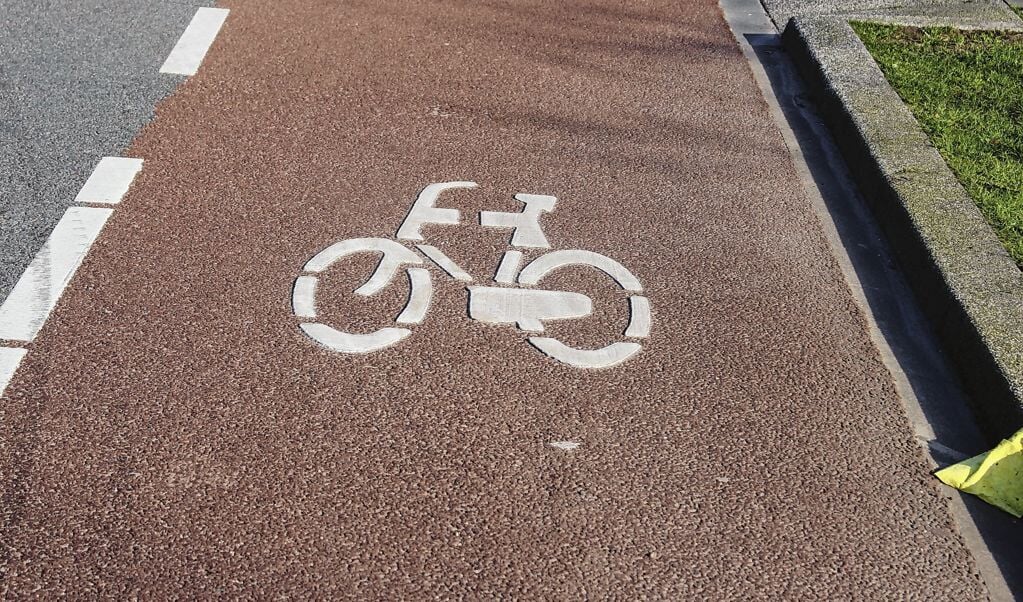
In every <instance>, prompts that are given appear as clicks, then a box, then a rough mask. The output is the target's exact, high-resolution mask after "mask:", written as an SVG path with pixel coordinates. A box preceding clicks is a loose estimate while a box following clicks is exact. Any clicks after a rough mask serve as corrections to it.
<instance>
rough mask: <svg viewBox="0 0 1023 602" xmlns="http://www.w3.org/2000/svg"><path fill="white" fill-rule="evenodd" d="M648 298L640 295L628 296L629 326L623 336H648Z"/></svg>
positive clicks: (638, 337)
mask: <svg viewBox="0 0 1023 602" xmlns="http://www.w3.org/2000/svg"><path fill="white" fill-rule="evenodd" d="M651 321H652V320H651V318H650V300H649V299H647V298H646V297H641V296H640V295H633V296H631V297H629V327H628V328H626V329H625V336H627V337H635V338H637V339H642V338H646V337H648V336H650V322H651Z"/></svg>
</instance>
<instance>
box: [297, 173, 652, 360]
mask: <svg viewBox="0 0 1023 602" xmlns="http://www.w3.org/2000/svg"><path fill="white" fill-rule="evenodd" d="M477 187H478V185H477V184H476V183H475V182H443V183H436V184H430V185H429V186H427V187H426V188H425V189H423V191H422V192H421V193H420V194H419V196H418V198H417V199H416V201H415V203H414V204H413V205H412V209H411V210H410V211H409V213H408V216H406V218H405V221H404V222H402V224H401V226H400V227H399V228H398V232H397V234H396V238H397V239H398V240H401V241H410V242H412V243H413V244H414V243H416V242H419V241H423V236H422V234H421V228H422V227H423V226H424V225H426V224H436V225H448V226H452V225H458V224H459V223H460V219H461V216H460V212H459V211H458V210H457V209H450V208H444V207H437V201H438V198H439V197H440V194H441V193H442V192H444V191H445V190H451V189H455V188H468V189H471V188H477ZM514 198H515V199H516V200H518V201H520V202H521V203H523V204H524V205H525V207H524V208H523V210H522V212H520V213H506V212H498V211H481V212H480V213H479V221H480V225H482V226H484V227H488V228H504V229H511V230H512V237H511V246H512V247H521V248H526V249H549V248H550V244H549V243H548V241H547V237H546V236H545V235H544V233H543V229H542V228H541V226H540V217H541V215H542V214H543V213H549V212H551V211H553V210H554V206H555V204H556V203H557V198H555V197H553V196H547V195H537V194H516V195H515V197H514ZM414 246H415V249H416V250H413V249H412V248H409V247H407V246H405V245H403V244H401V243H400V242H397V241H395V240H391V239H388V238H352V239H348V240H342V241H340V242H337V243H335V244H333V245H331V246H329V247H327V248H326V249H323V250H322V251H320V252H319V253H317V254H316V255H315V256H314V257H313V258H312V259H310V260H309V261H308V262H306V264H305V266H304V267H303V271H304V272H305V273H304V274H302V275H300V276H299V277H298V278H297V279H296V280H295V285H294V289H293V291H292V308H293V311H294V313H295V316H296V317H298V318H300V319H301V320H302V322H301V323H300V324H299V327H300V328H301V329H302V331H303V332H304V333H305V334H306V335H307V336H308V337H309V338H311V339H313V340H314V341H316V342H317V343H319V344H320V345H323V346H324V347H326V348H328V349H330V350H333V351H336V352H339V353H345V354H364V353H372V352H375V351H380V350H383V349H386V348H388V347H391V346H393V345H396V344H397V343H399V342H401V341H402V340H404V339H406V338H407V337H409V336H410V335H411V334H412V330H411V328H410V327H412V326H415V325H417V324H420V323H422V322H423V321H424V320H425V319H426V315H427V312H428V311H429V309H430V303H431V298H432V297H433V281H432V278H431V276H430V272H429V270H427V269H426V268H424V267H422V266H423V265H424V264H425V262H424V261H423V256H425V257H426V258H428V259H430V261H432V262H433V263H434V264H436V265H437V267H439V268H440V269H441V270H443V271H444V272H446V273H447V274H448V275H449V276H451V277H452V278H454V279H455V280H458V281H461V282H465V283H472V281H473V277H472V276H470V275H469V274H468V273H466V272H465V271H464V270H463V269H461V268H460V267H459V266H458V265H457V264H456V263H455V262H454V261H452V260H451V259H450V258H449V257H448V256H447V255H445V254H444V253H443V252H442V251H441V250H440V249H438V248H436V247H434V246H431V245H427V244H414ZM416 251H418V253H417V252H416ZM356 253H378V254H380V256H381V257H380V263H379V264H378V265H377V267H376V269H375V270H374V272H373V274H372V275H371V276H370V277H369V279H368V280H367V281H366V282H365V283H364V284H363V285H362V286H360V287H358V288H357V289H355V293H356V294H358V295H362V296H366V297H369V296H372V295H375V294H376V293H378V292H380V291H382V290H383V289H385V288H386V287H387V286H388V285H389V284H390V283H391V282H392V281H393V280H394V278H395V277H396V276H397V274H398V272H399V270H401V268H403V267H404V268H405V274H406V275H407V277H408V282H409V295H408V301H407V303H406V304H405V307H404V309H402V311H401V313H400V314H399V315H398V316H397V317H396V318H395V326H388V327H384V328H380V329H378V330H376V331H374V332H371V333H367V334H358V333H352V332H346V331H342V330H338V329H336V328H334V327H332V326H329V325H327V324H323V323H321V322H316V321H313V320H315V319H316V317H317V312H316V288H317V284H318V282H319V276H318V274H320V273H321V272H323V271H324V270H326V269H327V268H329V267H330V266H332V265H333V264H334V263H335V262H337V261H339V260H341V259H343V258H345V257H348V256H349V255H353V254H356ZM420 254H422V255H420ZM522 259H523V253H522V251H519V250H516V249H509V250H507V251H505V253H504V255H503V256H502V258H501V261H500V262H499V264H498V267H497V271H496V273H495V275H494V282H495V283H496V284H497V285H498V286H471V285H470V286H467V289H468V291H469V304H468V308H469V311H468V313H469V318H471V319H473V320H476V321H479V322H484V323H487V324H509V325H514V326H516V327H518V329H520V330H522V331H525V332H527V333H530V334H537V333H543V332H544V322H547V321H551V320H568V319H577V318H585V317H587V316H589V315H590V314H591V313H592V311H593V301H592V300H591V299H590V298H589V297H588V296H586V295H583V294H580V293H573V292H567V291H552V290H546V289H542V288H532V287H536V286H537V285H539V284H540V281H541V280H543V279H544V278H545V277H546V276H547V275H548V274H550V273H551V272H553V271H555V270H557V269H560V268H563V267H566V266H580V265H581V266H589V267H592V268H596V269H597V270H600V271H601V272H603V273H604V274H606V275H607V276H609V277H610V278H611V279H612V280H614V281H615V282H616V283H617V284H618V285H619V286H620V287H621V288H623V289H625V290H626V291H628V292H629V293H632V294H631V295H630V296H629V312H630V314H629V324H628V327H627V328H626V329H625V332H624V333H623V334H624V337H625V338H626V339H644V338H646V337H648V336H649V335H650V328H651V311H650V302H649V300H648V299H647V298H646V297H644V296H643V295H641V294H639V293H642V292H643V286H642V285H641V284H640V282H639V280H638V279H637V278H636V276H635V275H633V274H632V272H630V271H629V270H628V269H626V268H625V266H623V265H622V264H620V263H618V262H617V261H615V260H614V259H611V258H610V257H607V256H605V255H601V254H599V253H595V252H593V251H585V250H580V249H563V250H554V251H549V252H546V253H544V254H542V255H540V256H539V257H536V258H535V259H533V260H532V261H530V262H529V263H528V264H526V265H525V267H522V268H521V269H519V268H520V265H521V264H522ZM527 340H528V341H529V343H530V344H531V345H533V346H534V347H536V348H537V349H539V350H540V351H542V352H543V353H545V354H546V355H548V356H550V357H551V358H553V359H555V360H558V361H560V362H563V363H565V364H568V365H571V366H575V367H577V368H608V367H611V366H616V365H618V364H621V363H623V362H625V361H626V360H628V359H629V358H631V357H632V356H634V355H636V354H637V353H638V352H639V351H640V350H641V349H642V345H641V344H640V343H638V342H636V341H634V340H624V341H618V342H615V343H611V344H610V345H607V346H605V347H601V348H599V349H579V348H576V347H572V346H569V345H566V344H565V343H563V342H561V341H559V340H558V339H555V338H552V337H544V336H529V337H528V339H527Z"/></svg>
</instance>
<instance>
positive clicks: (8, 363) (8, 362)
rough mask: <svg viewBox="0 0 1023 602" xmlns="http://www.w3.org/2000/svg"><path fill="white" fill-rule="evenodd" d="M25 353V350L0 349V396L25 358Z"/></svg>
mask: <svg viewBox="0 0 1023 602" xmlns="http://www.w3.org/2000/svg"><path fill="white" fill-rule="evenodd" d="M25 353H27V350H26V349H15V348H12V347H0V395H3V394H4V391H5V390H6V389H7V385H9V384H10V382H11V378H13V377H14V373H15V372H17V371H18V364H20V363H21V360H22V358H24V357H25Z"/></svg>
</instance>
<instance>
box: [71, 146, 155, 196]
mask: <svg viewBox="0 0 1023 602" xmlns="http://www.w3.org/2000/svg"><path fill="white" fill-rule="evenodd" d="M141 169H142V159H129V158H125V157H103V158H102V159H100V162H99V165H97V166H96V169H94V170H92V175H91V176H89V179H88V180H86V182H85V185H84V186H82V190H81V191H80V192H79V193H78V196H77V197H75V202H76V203H120V202H121V199H122V198H123V197H124V194H125V193H126V192H128V188H129V187H130V186H131V183H132V181H133V180H134V179H135V176H136V175H137V174H138V173H139V171H140V170H141Z"/></svg>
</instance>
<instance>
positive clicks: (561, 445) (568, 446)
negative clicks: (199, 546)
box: [548, 441, 582, 451]
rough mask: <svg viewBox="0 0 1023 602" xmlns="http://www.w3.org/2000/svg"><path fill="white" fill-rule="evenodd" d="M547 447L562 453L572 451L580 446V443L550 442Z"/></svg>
mask: <svg viewBox="0 0 1023 602" xmlns="http://www.w3.org/2000/svg"><path fill="white" fill-rule="evenodd" d="M548 445H550V446H551V447H553V448H555V449H560V450H562V451H572V450H574V449H575V448H577V447H579V446H580V445H582V443H579V442H578V441H551V442H550V443H548Z"/></svg>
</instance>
